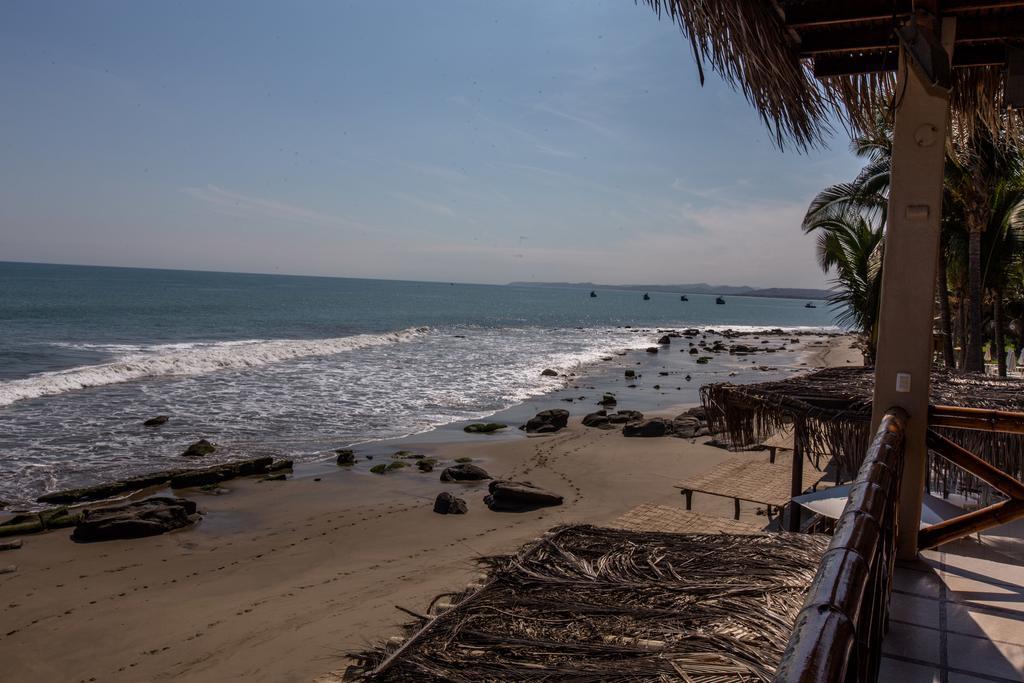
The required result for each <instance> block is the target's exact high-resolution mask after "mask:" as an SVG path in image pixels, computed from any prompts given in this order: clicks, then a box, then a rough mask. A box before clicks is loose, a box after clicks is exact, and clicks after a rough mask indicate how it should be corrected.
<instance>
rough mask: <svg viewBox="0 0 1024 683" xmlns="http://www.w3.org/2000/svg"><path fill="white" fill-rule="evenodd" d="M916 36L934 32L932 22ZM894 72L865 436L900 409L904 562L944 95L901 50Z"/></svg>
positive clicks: (916, 481)
mask: <svg viewBox="0 0 1024 683" xmlns="http://www.w3.org/2000/svg"><path fill="white" fill-rule="evenodd" d="M923 4H927V3H923ZM942 28H943V31H942V33H943V35H942V39H943V44H944V45H952V39H953V33H954V30H955V23H953V20H946V21H944V22H943V27H942ZM922 30H924V31H927V30H934V31H935V33H938V32H939V31H938V26H937V25H935V24H934V23H933V25H932V27H931V28H929V27H928V26H927V25H925V26H923V27H922ZM948 52H949V49H948V48H947V53H948ZM897 73H898V80H897V84H896V90H895V93H896V98H897V102H896V105H897V108H896V118H895V124H894V129H893V149H892V170H891V185H890V190H889V209H888V214H887V216H888V226H887V229H886V237H885V253H884V257H883V259H884V260H883V267H882V297H881V310H880V312H879V323H878V350H877V355H876V364H875V395H874V409H873V414H872V423H871V424H872V430H875V429H877V427H878V424H879V422H880V421H881V419H882V416H883V415H884V414H885V412H886V411H888V410H889V409H890V408H893V407H900V408H903V409H904V410H905V411H906V412H907V414H908V415H909V420H908V422H907V431H906V442H905V443H906V450H905V460H904V465H903V482H902V488H901V491H900V505H899V539H898V555H899V557H901V558H904V559H910V558H913V557H915V556H916V555H917V529H918V526H919V524H920V521H921V501H922V498H923V495H924V474H925V464H926V459H927V450H926V446H925V432H926V430H927V427H928V394H929V383H930V379H931V365H932V308H933V305H934V299H935V277H936V270H937V266H938V258H939V223H940V220H941V218H942V184H943V162H944V160H945V140H946V130H947V127H948V119H949V94H948V92H943V91H942V90H941V89H938V88H935V87H933V86H931V85H930V84H928V83H927V82H926V80H927V79H926V77H925V76H924V75H923V74H922V73H921V71H920V70H919V69H918V67H917V66H916V65H915V64H913V63H912V60H911V58H910V57H909V56H908V55H907V50H906V48H902V47H901V49H900V56H899V69H898V72H897Z"/></svg>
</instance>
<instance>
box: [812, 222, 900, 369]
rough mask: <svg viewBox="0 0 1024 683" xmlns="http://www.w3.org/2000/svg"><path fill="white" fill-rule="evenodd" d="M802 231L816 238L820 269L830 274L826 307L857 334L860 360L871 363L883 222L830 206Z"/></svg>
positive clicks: (872, 359) (878, 291)
mask: <svg viewBox="0 0 1024 683" xmlns="http://www.w3.org/2000/svg"><path fill="white" fill-rule="evenodd" d="M804 231H805V232H807V233H811V232H814V233H817V236H818V242H817V246H816V251H817V256H818V265H819V266H821V269H822V270H824V271H825V272H833V273H834V277H833V278H832V284H833V292H832V294H830V295H829V296H828V299H827V301H828V303H829V305H831V306H832V308H833V309H834V310H835V311H836V314H837V315H836V318H837V320H838V322H839V323H840V324H841V325H844V326H847V327H850V328H853V329H857V330H859V332H860V334H861V336H862V340H863V344H864V360H865V362H866V363H867V364H868V365H871V364H873V363H874V359H875V343H876V341H877V339H878V305H879V299H880V296H881V286H882V279H881V272H882V250H883V248H884V247H883V244H884V243H883V234H884V232H883V229H882V223H881V222H877V224H876V223H874V222H872V220H871V219H869V218H868V217H866V216H864V215H863V214H862V213H859V212H857V211H851V210H848V209H843V208H839V207H838V206H833V207H832V208H831V209H828V210H824V211H819V212H817V213H816V216H815V218H814V220H812V221H806V220H805V222H804Z"/></svg>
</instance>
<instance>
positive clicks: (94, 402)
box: [0, 262, 835, 505]
mask: <svg viewBox="0 0 1024 683" xmlns="http://www.w3.org/2000/svg"><path fill="white" fill-rule="evenodd" d="M597 295H598V296H597V297H596V298H592V297H590V296H589V292H588V291H586V290H580V289H573V288H564V289H560V288H541V287H525V286H499V285H472V284H459V283H434V282H402V281H389V280H357V279H348V278H326V277H300V276H286V275H253V274H238V273H212V272H195V271H173V270H151V269H136V268H104V267H90V266H62V265H40V264H24V263H2V262H0V500H6V501H8V502H9V503H11V504H12V505H24V504H28V503H29V502H30V501H32V500H33V499H34V498H35V497H36V496H38V495H39V494H41V493H43V492H45V491H49V490H55V489H58V488H65V487H69V486H78V485H84V484H90V483H96V482H100V481H107V480H111V479H114V478H117V477H119V476H125V475H127V474H132V473H140V472H145V471H150V470H154V469H160V468H165V467H170V466H179V465H181V459H180V457H179V454H180V453H181V451H182V450H183V449H184V447H185V446H187V445H188V444H189V443H190V442H191V441H194V440H196V439H198V438H208V439H210V440H212V441H214V442H216V443H218V444H225V445H226V447H225V448H222V449H221V450H220V452H219V454H218V456H217V457H220V458H230V457H240V455H242V454H244V455H250V454H262V453H270V454H275V455H281V456H283V457H291V458H295V459H297V460H315V459H319V458H323V457H325V453H329V451H330V450H331V449H334V448H339V447H343V446H346V445H350V444H353V443H361V442H366V441H372V440H378V439H389V438H395V437H400V436H403V435H408V434H415V433H420V432H425V431H427V430H430V429H432V428H436V427H438V426H441V425H445V424H450V423H456V422H460V421H466V420H472V419H479V418H482V417H485V416H487V415H491V414H493V413H495V412H498V411H501V410H504V409H507V408H509V407H510V406H513V405H515V404H517V403H520V402H522V401H525V400H527V399H531V398H534V397H538V396H542V395H545V394H547V393H550V392H552V391H554V390H556V389H558V388H560V387H562V386H563V380H561V379H559V378H554V379H552V378H545V377H542V376H541V371H542V370H544V369H545V368H552V369H554V370H557V371H558V372H559V373H560V374H565V373H571V372H575V373H578V374H585V373H586V372H587V369H588V368H589V367H590V366H591V365H592V364H594V363H595V362H597V361H599V359H601V358H602V357H606V356H607V354H609V353H611V352H613V351H617V350H625V349H635V348H642V347H644V346H648V345H650V344H651V343H652V342H653V341H654V339H655V338H656V336H654V335H655V331H656V330H657V329H658V328H684V327H700V328H706V327H715V328H719V329H723V328H726V327H732V328H734V329H743V328H766V327H781V328H784V329H794V330H795V329H825V330H834V329H835V328H834V324H835V323H834V319H833V314H832V312H831V311H830V310H829V308H828V307H827V306H825V305H824V304H822V303H820V302H819V303H818V307H817V308H805V307H804V304H805V302H804V301H802V300H799V301H798V300H790V299H769V298H756V297H738V296H736V297H727V302H726V305H724V306H722V305H716V304H715V300H714V297H713V296H703V295H690V296H689V301H688V302H681V301H680V299H679V295H678V294H670V293H661V292H652V293H651V294H650V300H649V301H644V300H643V299H642V293H640V292H633V291H625V290H614V289H601V288H599V289H598V290H597ZM642 330H643V331H642ZM161 414H165V415H169V416H171V420H170V422H168V423H167V424H166V425H164V426H162V427H160V428H159V429H150V428H144V427H142V426H141V423H142V421H143V420H145V419H147V418H149V417H153V416H155V415H161Z"/></svg>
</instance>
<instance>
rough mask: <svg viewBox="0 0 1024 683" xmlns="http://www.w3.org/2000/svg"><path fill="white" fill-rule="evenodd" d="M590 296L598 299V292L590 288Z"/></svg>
mask: <svg viewBox="0 0 1024 683" xmlns="http://www.w3.org/2000/svg"><path fill="white" fill-rule="evenodd" d="M590 298H591V299H596V298H597V292H595V291H594V290H590Z"/></svg>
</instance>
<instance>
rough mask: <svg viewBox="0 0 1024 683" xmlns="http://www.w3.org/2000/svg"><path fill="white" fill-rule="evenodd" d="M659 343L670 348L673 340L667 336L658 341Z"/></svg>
mask: <svg viewBox="0 0 1024 683" xmlns="http://www.w3.org/2000/svg"><path fill="white" fill-rule="evenodd" d="M658 343H659V344H661V345H662V346H668V345H669V344H671V343H672V339H671V338H669V336H668V335H667V334H666V335H665V336H664V337H662V338H661V339H659V340H658Z"/></svg>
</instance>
